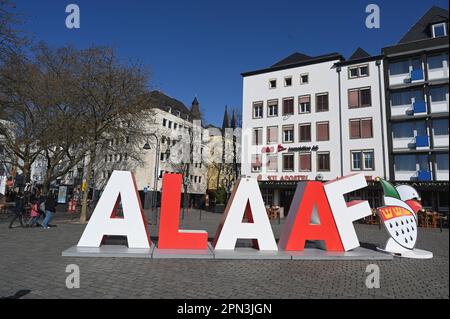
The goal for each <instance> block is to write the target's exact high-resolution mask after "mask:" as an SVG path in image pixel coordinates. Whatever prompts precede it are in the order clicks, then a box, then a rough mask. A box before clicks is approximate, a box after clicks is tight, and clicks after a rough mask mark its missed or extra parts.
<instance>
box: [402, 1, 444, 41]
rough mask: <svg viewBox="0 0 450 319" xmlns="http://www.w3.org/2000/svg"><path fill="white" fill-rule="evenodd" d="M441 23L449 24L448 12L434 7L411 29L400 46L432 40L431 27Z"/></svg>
mask: <svg viewBox="0 0 450 319" xmlns="http://www.w3.org/2000/svg"><path fill="white" fill-rule="evenodd" d="M439 22H447V23H448V10H445V9H442V8H439V7H436V6H433V7H432V8H431V9H429V10H428V11H427V12H426V13H425V14H424V15H423V16H422V17H421V18H420V19H419V21H417V22H416V24H414V25H413V26H412V27H411V29H409V31H408V32H407V33H406V34H405V35H404V36H403V38H402V39H401V40H400V41H399V44H402V43H408V42H413V41H418V40H424V39H429V38H431V28H430V25H432V24H434V23H439Z"/></svg>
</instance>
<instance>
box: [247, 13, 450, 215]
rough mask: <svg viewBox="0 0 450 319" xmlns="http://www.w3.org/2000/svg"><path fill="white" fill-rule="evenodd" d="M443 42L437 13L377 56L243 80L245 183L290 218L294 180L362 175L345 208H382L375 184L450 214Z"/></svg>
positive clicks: (286, 68)
mask: <svg viewBox="0 0 450 319" xmlns="http://www.w3.org/2000/svg"><path fill="white" fill-rule="evenodd" d="M447 32H448V11H446V10H443V9H439V8H436V7H433V8H432V9H431V10H430V11H429V12H428V13H427V14H426V15H425V16H424V17H423V18H422V19H421V20H420V21H419V22H418V23H417V24H416V25H415V26H414V27H413V28H412V29H411V30H410V31H409V32H408V34H407V35H405V37H404V38H403V39H402V41H400V43H399V44H398V45H395V46H392V47H388V48H384V49H383V51H382V53H383V54H381V55H378V56H370V55H369V54H368V53H367V52H365V51H364V50H363V49H361V48H358V49H357V50H356V51H355V52H354V53H353V54H352V55H351V56H350V57H349V58H348V59H344V57H343V56H342V55H340V54H338V53H332V54H327V55H323V56H318V57H310V56H307V55H305V54H302V53H294V54H292V55H291V56H289V57H287V58H286V59H284V60H282V61H280V62H278V63H276V64H274V65H272V66H271V67H269V68H265V69H261V70H256V71H251V72H246V73H243V74H242V76H243V138H242V142H243V148H242V160H243V162H242V173H243V174H245V175H247V176H252V177H255V178H258V179H259V180H260V187H261V190H262V193H263V197H264V200H265V203H266V205H279V206H281V207H282V208H284V211H286V210H288V209H289V206H290V202H291V200H292V196H293V194H294V190H295V184H296V181H298V180H324V181H326V180H331V179H335V178H337V177H339V176H343V175H347V174H351V173H355V172H362V173H364V174H365V176H366V179H367V180H368V185H369V186H368V187H367V188H366V189H365V190H361V191H359V192H355V193H352V194H349V199H367V200H369V202H370V204H371V206H372V207H377V206H379V205H380V204H381V202H380V199H381V190H380V189H379V187H378V185H376V184H375V183H374V182H373V180H374V178H375V177H378V176H379V177H382V178H384V179H386V180H391V181H393V182H395V183H406V182H408V183H409V182H410V183H413V184H414V186H415V187H416V188H418V190H419V192H420V194H421V196H422V197H423V198H422V199H423V201H424V204H425V207H428V208H432V209H435V210H439V211H448V199H444V198H443V197H444V196H445V198H447V191H448V33H447ZM417 33H419V34H417ZM417 182H424V184H418V183H417Z"/></svg>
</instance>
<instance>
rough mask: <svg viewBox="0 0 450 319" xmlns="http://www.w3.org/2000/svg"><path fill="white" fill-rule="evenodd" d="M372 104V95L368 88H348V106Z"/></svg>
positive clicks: (355, 106)
mask: <svg viewBox="0 0 450 319" xmlns="http://www.w3.org/2000/svg"><path fill="white" fill-rule="evenodd" d="M371 105H372V95H371V90H370V87H369V88H361V89H350V90H348V107H349V108H357V107H365V106H371Z"/></svg>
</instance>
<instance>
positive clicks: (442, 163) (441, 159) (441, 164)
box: [436, 153, 448, 171]
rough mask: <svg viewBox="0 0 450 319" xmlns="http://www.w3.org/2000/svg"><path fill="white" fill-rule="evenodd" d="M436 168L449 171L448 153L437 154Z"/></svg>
mask: <svg viewBox="0 0 450 319" xmlns="http://www.w3.org/2000/svg"><path fill="white" fill-rule="evenodd" d="M436 170H437V171H448V153H447V154H445V153H444V154H436Z"/></svg>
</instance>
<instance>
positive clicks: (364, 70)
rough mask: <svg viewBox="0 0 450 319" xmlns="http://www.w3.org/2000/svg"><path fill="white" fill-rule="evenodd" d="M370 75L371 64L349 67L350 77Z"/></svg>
mask: <svg viewBox="0 0 450 319" xmlns="http://www.w3.org/2000/svg"><path fill="white" fill-rule="evenodd" d="M368 75H369V65H367V64H365V65H359V66H354V67H349V68H348V78H349V79H354V78H360V77H365V76H368Z"/></svg>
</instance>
